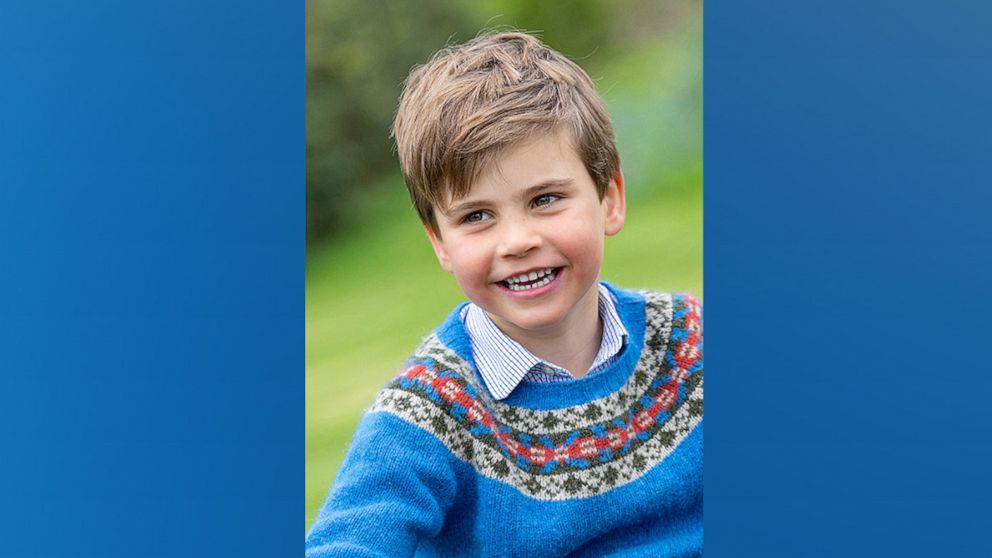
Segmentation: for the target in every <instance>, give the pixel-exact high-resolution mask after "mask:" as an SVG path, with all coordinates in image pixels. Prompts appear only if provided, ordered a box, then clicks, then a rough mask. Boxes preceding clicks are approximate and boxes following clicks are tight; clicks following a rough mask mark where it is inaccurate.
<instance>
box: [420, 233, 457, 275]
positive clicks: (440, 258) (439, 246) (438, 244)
mask: <svg viewBox="0 0 992 558" xmlns="http://www.w3.org/2000/svg"><path fill="white" fill-rule="evenodd" d="M424 231H426V232H427V238H428V239H429V240H430V241H431V248H434V255H435V256H437V263H439V264H441V269H443V270H445V271H447V272H448V273H451V258H449V257H448V249H447V248H445V247H444V242H443V241H442V240H441V237H440V236H438V234H437V233H435V232H434V229H432V228H431V226H430V225H427V224H425V225H424Z"/></svg>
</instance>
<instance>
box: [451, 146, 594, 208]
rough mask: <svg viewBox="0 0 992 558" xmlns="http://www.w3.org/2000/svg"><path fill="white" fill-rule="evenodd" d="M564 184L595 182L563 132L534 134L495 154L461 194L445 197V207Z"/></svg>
mask: <svg viewBox="0 0 992 558" xmlns="http://www.w3.org/2000/svg"><path fill="white" fill-rule="evenodd" d="M565 181H571V182H580V181H589V182H590V183H591V182H592V179H591V178H590V177H589V174H588V172H586V168H585V165H584V164H583V163H582V159H581V158H580V157H579V154H578V152H577V150H576V149H575V147H573V144H572V141H571V139H570V138H569V137H568V135H567V134H564V133H545V134H540V135H535V136H532V137H530V138H528V139H526V140H523V141H520V142H517V143H514V144H512V145H510V146H508V147H506V148H504V149H503V150H501V151H499V152H498V153H495V154H494V155H493V156H492V158H491V160H489V161H487V162H486V163H485V164H483V165H482V166H481V168H480V169H479V172H478V174H477V175H476V176H475V177H474V178H473V179H471V180H470V182H469V184H468V187H467V188H466V190H465V192H464V193H463V194H462V195H455V194H453V193H452V192H450V191H449V192H448V193H447V194H446V196H445V202H446V203H445V207H450V206H451V205H452V204H453V203H457V202H460V201H464V200H471V199H474V198H477V197H486V198H504V197H512V196H514V195H517V194H519V193H520V192H521V191H524V190H527V189H529V188H531V187H533V186H535V185H539V184H542V183H551V182H558V183H561V182H565Z"/></svg>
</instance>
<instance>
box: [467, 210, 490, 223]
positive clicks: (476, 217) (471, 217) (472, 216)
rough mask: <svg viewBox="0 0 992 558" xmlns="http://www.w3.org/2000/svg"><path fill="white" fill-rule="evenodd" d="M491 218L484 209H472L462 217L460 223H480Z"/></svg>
mask: <svg viewBox="0 0 992 558" xmlns="http://www.w3.org/2000/svg"><path fill="white" fill-rule="evenodd" d="M491 218H492V216H491V215H489V213H487V212H485V211H473V212H471V213H469V214H467V215H465V216H464V217H462V223H481V222H483V221H486V220H488V219H491Z"/></svg>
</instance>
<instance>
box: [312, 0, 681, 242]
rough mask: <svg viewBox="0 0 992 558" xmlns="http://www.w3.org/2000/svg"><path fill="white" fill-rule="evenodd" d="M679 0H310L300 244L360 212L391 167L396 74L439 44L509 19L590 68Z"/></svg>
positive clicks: (394, 167) (660, 29) (675, 18)
mask: <svg viewBox="0 0 992 558" xmlns="http://www.w3.org/2000/svg"><path fill="white" fill-rule="evenodd" d="M699 7H700V3H699V2H698V1H684V0H671V1H660V0H617V1H613V2H608V1H605V0H566V1H560V2H534V1H531V0H479V1H451V0H419V1H417V2H407V1H403V0H364V1H362V0H308V2H307V43H306V79H307V93H306V95H307V99H306V107H307V116H306V118H307V123H306V124H307V129H306V134H307V138H306V145H307V151H306V157H307V159H306V167H307V178H306V180H307V244H308V245H310V244H311V243H313V242H314V241H319V240H323V239H327V238H329V237H332V236H333V235H334V234H335V233H338V232H340V231H342V230H344V229H347V228H349V227H353V226H358V225H359V223H360V222H361V221H362V220H363V217H364V216H362V215H356V214H355V211H353V208H355V207H360V206H363V205H365V204H364V203H363V199H365V198H368V197H369V196H374V195H375V192H374V191H373V188H374V187H373V186H372V185H374V184H382V183H384V182H386V181H384V180H382V179H383V177H384V176H386V175H390V174H397V173H398V172H399V165H398V164H397V162H396V159H395V156H394V154H393V147H392V140H391V139H390V137H389V129H390V124H391V122H392V117H393V114H394V111H395V107H396V101H397V99H398V97H399V94H400V89H401V87H402V83H403V80H404V79H405V78H406V75H407V74H408V72H409V71H410V69H411V68H412V67H413V66H414V65H416V64H421V63H423V62H425V61H426V60H427V59H428V58H429V57H430V56H431V54H433V53H434V52H435V51H436V50H438V49H439V48H441V47H443V46H445V45H446V44H454V43H461V42H464V41H466V40H468V39H470V38H472V37H474V36H475V35H476V34H477V33H478V32H479V30H480V29H484V28H493V27H495V28H517V29H522V30H525V31H531V32H535V33H537V34H538V35H539V36H540V37H541V38H542V39H543V40H544V41H545V42H546V43H548V44H549V45H550V46H552V47H554V48H556V49H558V50H559V51H561V52H563V53H564V54H566V55H568V56H570V57H571V58H573V59H575V60H578V61H579V63H580V64H581V65H582V66H583V67H584V68H585V69H586V70H587V71H588V72H590V73H591V74H593V76H594V77H595V72H596V69H597V68H598V67H601V66H602V65H603V64H608V63H609V61H610V60H611V59H612V57H614V56H615V55H616V54H617V52H619V51H622V50H624V49H627V48H633V47H635V46H636V45H637V44H638V42H639V41H643V40H645V39H649V38H652V37H656V36H658V35H659V34H664V33H665V32H666V30H667V29H670V28H673V27H677V25H678V23H679V21H681V20H682V19H683V18H684V17H685V16H686V15H690V14H695V13H696V12H698V10H699Z"/></svg>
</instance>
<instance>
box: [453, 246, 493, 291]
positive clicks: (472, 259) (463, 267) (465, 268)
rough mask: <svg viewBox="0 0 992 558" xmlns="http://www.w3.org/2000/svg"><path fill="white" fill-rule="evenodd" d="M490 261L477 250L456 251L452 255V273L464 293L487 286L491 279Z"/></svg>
mask: <svg viewBox="0 0 992 558" xmlns="http://www.w3.org/2000/svg"><path fill="white" fill-rule="evenodd" d="M488 262H489V260H488V258H486V257H485V255H484V254H482V253H480V252H479V251H475V250H465V249H462V250H456V251H454V252H452V254H451V267H452V273H453V274H454V275H455V280H456V281H457V282H458V285H459V286H460V287H461V288H462V290H463V291H466V292H468V291H471V290H473V289H476V288H479V286H480V284H485V283H486V282H487V279H488V277H489V263H488Z"/></svg>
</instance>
